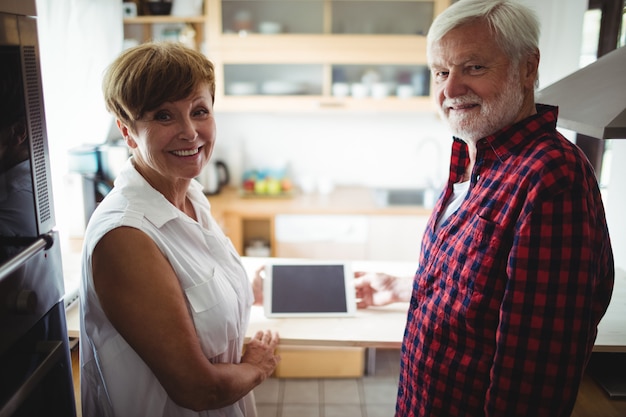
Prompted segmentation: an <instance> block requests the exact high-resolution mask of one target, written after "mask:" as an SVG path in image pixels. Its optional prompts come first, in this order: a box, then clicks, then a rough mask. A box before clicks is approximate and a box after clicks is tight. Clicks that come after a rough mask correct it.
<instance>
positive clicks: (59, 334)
mask: <svg viewBox="0 0 626 417" xmlns="http://www.w3.org/2000/svg"><path fill="white" fill-rule="evenodd" d="M46 415H59V416H70V417H71V416H75V415H76V405H75V402H74V387H73V380H72V366H71V360H70V354H69V339H68V336H67V324H66V320H65V304H64V302H63V268H62V264H61V251H60V242H59V241H58V234H57V233H56V232H51V233H50V234H48V235H45V238H44V237H42V238H39V239H37V240H36V241H35V242H33V243H32V244H31V245H30V246H28V247H27V248H26V249H24V250H22V251H21V252H20V255H19V256H17V257H14V258H12V259H11V261H8V262H6V263H4V264H2V265H0V417H5V416H12V417H17V416H46Z"/></svg>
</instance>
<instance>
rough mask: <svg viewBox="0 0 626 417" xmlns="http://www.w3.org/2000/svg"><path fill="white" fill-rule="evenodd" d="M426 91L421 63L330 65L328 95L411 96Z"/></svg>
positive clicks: (425, 73)
mask: <svg viewBox="0 0 626 417" xmlns="http://www.w3.org/2000/svg"><path fill="white" fill-rule="evenodd" d="M429 94H430V72H429V70H428V67H426V66H425V65H392V64H388V65H363V64H359V65H333V67H332V95H333V96H334V97H348V96H350V97H353V98H359V99H360V98H369V97H371V98H377V99H381V98H387V97H398V98H412V97H425V96H428V95H429Z"/></svg>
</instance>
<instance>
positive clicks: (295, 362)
mask: <svg viewBox="0 0 626 417" xmlns="http://www.w3.org/2000/svg"><path fill="white" fill-rule="evenodd" d="M277 353H278V354H279V355H280V357H281V360H280V362H279V364H278V367H277V368H276V371H275V372H274V376H276V377H278V378H360V377H362V376H363V374H364V370H365V348H362V347H326V346H319V347H309V346H288V345H287V346H283V345H281V346H280V347H279V348H278V350H277Z"/></svg>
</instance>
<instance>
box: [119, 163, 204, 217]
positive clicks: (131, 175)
mask: <svg viewBox="0 0 626 417" xmlns="http://www.w3.org/2000/svg"><path fill="white" fill-rule="evenodd" d="M114 184H115V187H122V186H124V188H123V193H124V194H126V195H128V196H131V195H140V196H141V198H139V199H131V201H142V202H143V204H142V207H141V210H142V212H143V214H144V216H145V217H146V219H147V220H148V221H150V222H151V223H153V224H154V225H155V226H157V227H161V226H163V225H164V224H165V223H167V222H168V221H171V220H174V219H177V218H181V219H188V217H187V216H185V215H184V213H182V212H181V211H180V210H178V209H177V208H176V207H175V206H174V205H173V204H172V203H170V202H169V200H167V199H166V198H165V196H163V194H161V193H160V192H158V191H157V190H156V189H154V188H153V187H152V186H151V185H150V183H148V181H146V179H145V178H144V177H143V176H142V175H141V174H140V173H139V172H138V171H137V170H136V169H135V166H134V165H133V163H132V156H131V157H130V158H128V160H127V161H126V163H125V165H124V167H123V168H122V170H121V171H120V173H119V175H118V176H117V178H116V179H115V183H114ZM187 195H188V197H189V199H190V200H191V201H192V202H193V203H194V204H203V205H206V206H207V207H209V202H208V200H207V199H206V197H205V196H204V194H203V193H202V185H201V184H200V183H198V182H197V181H191V184H190V186H189V190H188V192H187ZM189 220H191V219H189Z"/></svg>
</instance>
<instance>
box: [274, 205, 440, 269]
mask: <svg viewBox="0 0 626 417" xmlns="http://www.w3.org/2000/svg"><path fill="white" fill-rule="evenodd" d="M427 221H428V216H427V215H419V214H415V215H389V214H369V215H364V214H341V215H328V214H326V215H324V214H318V215H311V214H308V215H299V214H279V215H276V216H275V217H274V227H275V229H274V241H275V250H274V255H275V256H276V257H279V258H309V259H325V260H334V259H339V260H342V259H347V260H366V259H375V260H377V261H406V262H415V263H416V264H417V261H418V259H419V249H420V245H421V240H422V235H423V234H424V230H425V228H426V223H427Z"/></svg>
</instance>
